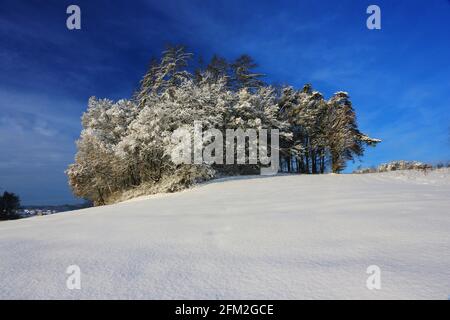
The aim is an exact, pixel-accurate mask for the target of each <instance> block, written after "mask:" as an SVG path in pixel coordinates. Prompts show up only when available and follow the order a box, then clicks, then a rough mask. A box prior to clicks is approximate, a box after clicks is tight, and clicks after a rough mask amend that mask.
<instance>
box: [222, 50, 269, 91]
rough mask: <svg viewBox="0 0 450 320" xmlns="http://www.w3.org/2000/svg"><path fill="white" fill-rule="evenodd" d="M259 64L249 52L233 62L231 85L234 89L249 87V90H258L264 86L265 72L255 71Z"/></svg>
mask: <svg viewBox="0 0 450 320" xmlns="http://www.w3.org/2000/svg"><path fill="white" fill-rule="evenodd" d="M257 67H258V65H257V64H256V63H255V61H254V60H253V58H252V57H250V56H249V55H247V54H244V55H241V56H240V57H239V58H237V59H236V60H235V61H234V62H233V63H232V64H231V70H232V74H231V78H230V86H231V88H233V89H234V90H239V89H242V88H247V89H249V90H256V89H258V88H260V87H262V86H264V81H263V80H261V78H262V77H264V75H263V74H261V73H257V72H255V71H254V69H255V68H257Z"/></svg>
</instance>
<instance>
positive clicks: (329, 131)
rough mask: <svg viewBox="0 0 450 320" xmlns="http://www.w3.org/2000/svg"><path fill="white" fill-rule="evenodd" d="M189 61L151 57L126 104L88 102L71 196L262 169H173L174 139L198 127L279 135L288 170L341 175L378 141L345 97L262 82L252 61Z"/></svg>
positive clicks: (111, 194) (158, 187) (108, 197)
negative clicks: (194, 63)
mask: <svg viewBox="0 0 450 320" xmlns="http://www.w3.org/2000/svg"><path fill="white" fill-rule="evenodd" d="M190 61H192V54H191V53H188V52H186V50H185V49H184V47H182V46H175V47H170V48H168V49H167V50H166V51H164V52H163V53H162V57H161V59H160V60H153V61H152V63H151V64H150V67H149V69H148V71H147V72H146V74H145V75H144V77H143V79H142V81H141V84H140V88H139V89H138V90H137V91H136V93H135V94H134V95H133V97H132V98H131V99H128V100H120V101H117V102H113V101H111V100H108V99H97V98H95V97H92V98H90V99H89V103H88V109H87V111H86V112H85V113H84V114H83V117H82V125H83V130H82V132H81V136H80V139H79V140H78V142H77V146H78V152H77V154H76V157H75V163H74V164H72V165H70V166H69V168H68V170H67V174H68V177H69V184H70V186H71V187H72V189H73V191H74V193H75V195H77V196H79V197H82V198H86V199H89V200H92V201H94V203H95V204H97V205H98V204H104V203H109V202H113V201H115V200H117V199H119V198H120V196H121V195H122V194H123V193H124V192H125V193H126V192H130V190H141V191H140V192H142V193H151V192H161V191H176V190H180V189H183V188H185V187H186V186H188V185H190V184H192V183H194V182H196V181H200V180H206V179H210V178H213V177H215V176H219V175H236V174H254V173H258V172H259V171H258V170H259V165H249V164H246V165H220V164H202V165H190V164H174V163H173V162H172V161H171V157H170V155H171V153H172V151H173V148H174V145H173V142H172V141H171V134H172V132H173V131H174V130H176V129H178V128H182V127H186V128H190V127H191V126H192V125H193V122H194V121H201V122H202V125H203V127H204V129H210V128H215V129H218V130H220V131H221V132H223V133H225V130H226V129H238V128H240V129H243V130H246V129H250V128H253V129H273V128H277V129H279V131H280V157H281V160H282V162H283V163H287V167H288V169H287V171H289V172H299V173H324V172H326V171H329V170H331V171H333V172H340V171H342V170H343V169H344V168H345V164H346V162H347V161H348V160H352V159H354V158H355V157H358V156H362V155H363V152H364V147H365V146H367V145H375V144H377V143H378V142H380V140H377V139H372V138H369V137H368V136H367V135H365V134H363V133H361V132H360V131H359V129H358V126H357V122H356V115H355V111H354V109H353V106H352V103H351V101H350V99H349V95H348V94H347V93H345V92H337V93H336V94H334V95H333V96H332V97H331V98H330V99H328V100H327V99H325V98H324V97H323V95H322V94H321V93H319V92H317V91H315V90H313V88H312V87H311V85H305V86H304V87H303V88H301V89H300V90H296V89H294V88H292V87H273V86H270V85H267V84H266V83H265V82H264V81H263V75H262V74H260V73H258V72H256V71H255V69H256V67H257V65H256V64H255V62H254V61H253V59H252V58H251V57H250V56H248V55H243V56H241V57H239V58H238V59H236V60H234V61H232V62H229V61H227V60H226V59H224V58H222V57H219V56H217V55H215V56H213V58H212V59H211V61H210V62H209V63H208V64H207V65H205V66H199V67H197V68H195V69H193V70H192V69H191V68H190V67H189V62H190Z"/></svg>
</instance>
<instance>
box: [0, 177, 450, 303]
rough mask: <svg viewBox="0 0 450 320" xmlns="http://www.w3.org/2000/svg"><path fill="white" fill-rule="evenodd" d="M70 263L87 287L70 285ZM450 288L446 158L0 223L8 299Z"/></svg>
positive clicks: (405, 293)
mask: <svg viewBox="0 0 450 320" xmlns="http://www.w3.org/2000/svg"><path fill="white" fill-rule="evenodd" d="M73 264H75V265H78V266H79V267H80V268H81V273H82V274H81V290H69V289H67V287H66V279H67V277H68V276H69V275H68V274H66V268H67V267H68V266H69V265H73ZM370 265H377V266H379V267H380V268H381V290H369V289H367V287H366V279H367V277H368V276H369V275H368V274H366V269H367V267H368V266H370ZM449 295H450V172H449V171H448V170H439V171H433V172H430V173H428V174H427V175H424V174H423V173H421V172H414V171H404V172H387V173H382V174H365V175H332V174H330V175H315V176H312V175H300V176H299V175H295V176H292V175H284V176H283V175H282V176H275V177H245V178H234V179H224V180H222V181H217V182H212V183H208V184H205V185H203V186H199V187H195V188H192V189H190V190H187V191H184V192H180V193H175V194H168V195H161V196H158V195H157V196H151V197H143V198H140V199H135V200H133V201H128V202H124V203H120V204H116V205H110V206H104V207H96V208H90V209H83V210H78V211H72V212H67V213H61V214H56V215H52V216H43V217H34V218H29V219H23V220H19V221H7V222H1V223H0V298H3V299H12V298H20V299H22V298H23V299H47V298H50V299H57V298H60V299H81V298H83V299H92V298H100V299H108V298H113V299H116V298H117V299H131V298H136V299H318V298H323V299H333V298H337V299H347V298H349V299H382V298H383V299H391V298H398V299H409V298H419V299H431V298H435V299H447V298H448V297H449Z"/></svg>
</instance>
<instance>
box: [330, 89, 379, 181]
mask: <svg viewBox="0 0 450 320" xmlns="http://www.w3.org/2000/svg"><path fill="white" fill-rule="evenodd" d="M327 106H328V111H327V117H326V120H325V121H326V126H327V127H326V136H327V144H328V148H329V152H330V155H331V169H332V172H335V173H338V172H341V171H342V170H343V169H344V168H345V165H346V162H347V161H349V160H353V159H354V158H355V157H357V156H362V155H363V153H364V147H365V146H366V145H369V146H374V145H376V144H377V143H379V142H380V141H381V140H379V139H373V138H370V137H368V136H367V135H365V134H363V133H361V132H360V131H359V129H358V125H357V123H356V114H355V110H354V109H353V106H352V103H351V101H350V99H349V96H348V93H347V92H343V91H339V92H336V93H335V94H334V95H333V97H331V98H330V99H329V100H328V102H327Z"/></svg>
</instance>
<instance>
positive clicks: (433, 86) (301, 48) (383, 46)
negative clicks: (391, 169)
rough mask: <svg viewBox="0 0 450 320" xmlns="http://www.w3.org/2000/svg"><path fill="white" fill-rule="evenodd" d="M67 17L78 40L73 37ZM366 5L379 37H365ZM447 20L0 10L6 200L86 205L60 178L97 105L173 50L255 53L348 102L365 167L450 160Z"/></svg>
mask: <svg viewBox="0 0 450 320" xmlns="http://www.w3.org/2000/svg"><path fill="white" fill-rule="evenodd" d="M70 4H77V5H79V6H80V8H81V27H82V29H81V30H75V31H69V30H68V29H67V28H66V19H67V14H66V8H67V6H68V5H70ZM370 4H377V5H379V6H380V8H381V19H382V22H381V24H382V29H381V30H368V29H367V28H366V19H367V17H368V15H367V14H366V8H367V6H368V5H370ZM449 16H450V1H448V0H430V1H426V2H424V1H412V0H410V1H378V0H375V1H355V0H344V1H325V0H314V1H313V0H311V1H303V0H296V1H230V0H227V1H219V0H214V1H212V0H207V1H206V0H201V1H195V0H189V1H181V0H180V1H173V0H165V1H99V0H89V1H77V0H72V1H61V0H60V1H50V0H48V1H32V0H28V1H18V0H2V1H1V3H0V150H1V151H0V190H4V189H7V190H10V191H13V192H16V193H18V194H19V195H20V196H21V198H22V200H23V201H22V202H23V203H24V204H62V203H73V202H77V201H80V200H76V199H75V198H74V197H73V196H72V195H71V192H70V189H69V187H68V186H67V179H66V176H65V174H64V170H65V168H66V167H67V165H68V164H69V163H71V162H72V161H73V157H74V154H75V151H76V149H75V144H74V142H75V140H76V139H77V138H78V135H79V132H80V129H81V127H80V116H81V114H82V112H83V111H84V110H85V108H86V104H87V100H88V98H89V97H90V96H97V97H107V98H111V99H118V98H127V97H130V95H131V93H132V92H133V90H134V89H135V88H136V86H137V84H138V82H139V79H140V78H141V76H142V75H143V74H144V72H145V70H146V67H147V64H148V61H149V59H150V58H151V57H152V56H158V55H159V53H160V52H161V51H162V50H163V48H164V45H165V44H167V43H183V44H186V45H187V46H188V48H189V49H190V50H191V51H192V52H194V53H195V54H196V55H197V57H198V56H199V55H201V56H203V57H204V58H205V59H208V58H209V57H210V56H211V55H212V54H213V53H219V54H220V55H222V56H225V57H227V58H230V59H232V58H235V57H236V56H238V55H240V54H242V53H247V54H250V55H251V56H253V57H254V58H255V59H256V61H257V62H258V63H259V65H260V70H259V71H261V72H263V73H265V74H267V79H266V80H267V81H268V82H272V83H277V84H290V85H293V86H294V87H301V86H303V84H304V83H312V84H313V86H314V88H315V89H317V90H319V91H321V92H322V93H324V95H325V96H326V97H329V96H330V95H331V94H333V93H334V92H335V91H338V90H344V91H347V92H349V94H350V96H351V99H352V101H353V103H354V106H355V108H356V110H357V115H358V121H359V125H360V128H361V130H362V131H364V132H366V133H368V134H369V135H371V136H373V137H376V138H380V139H382V140H383V143H381V144H380V145H379V146H378V147H376V148H374V149H368V150H367V152H366V155H365V156H364V157H363V158H362V165H363V166H370V165H376V164H379V163H381V162H386V161H389V160H395V159H405V160H420V161H428V162H433V163H435V162H438V161H447V160H450V141H449V126H450V112H449V111H450V67H449V57H450V44H449V39H450V17H449ZM359 164H360V163H359V162H357V163H355V164H349V169H348V170H351V169H352V168H353V167H354V166H357V165H359Z"/></svg>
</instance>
